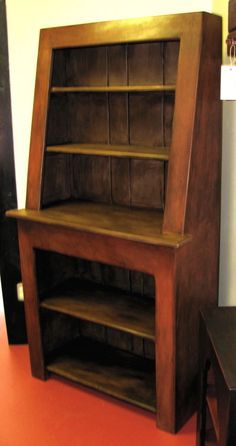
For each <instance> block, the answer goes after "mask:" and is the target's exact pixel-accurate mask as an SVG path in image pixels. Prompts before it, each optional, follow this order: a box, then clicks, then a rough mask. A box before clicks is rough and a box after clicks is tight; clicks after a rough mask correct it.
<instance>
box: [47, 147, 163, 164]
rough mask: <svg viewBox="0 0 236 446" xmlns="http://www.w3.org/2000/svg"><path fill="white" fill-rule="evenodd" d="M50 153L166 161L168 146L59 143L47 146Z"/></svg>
mask: <svg viewBox="0 0 236 446" xmlns="http://www.w3.org/2000/svg"><path fill="white" fill-rule="evenodd" d="M46 151H47V152H50V153H71V154H75V155H76V154H80V155H102V156H113V157H120V158H122V157H125V158H143V159H156V160H160V161H168V159H169V148H168V147H147V146H133V145H117V144H115V145H114V144H61V145H54V146H47V148H46Z"/></svg>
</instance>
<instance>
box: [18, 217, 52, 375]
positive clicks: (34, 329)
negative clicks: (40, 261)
mask: <svg viewBox="0 0 236 446" xmlns="http://www.w3.org/2000/svg"><path fill="white" fill-rule="evenodd" d="M19 244H20V252H21V273H22V280H23V287H24V303H25V317H26V326H27V335H28V343H29V351H30V362H31V370H32V375H33V376H35V377H36V378H40V379H45V377H46V376H45V367H44V359H43V349H42V339H41V329H40V322H39V311H38V293H37V284H36V265H35V253H34V250H33V247H32V245H31V241H30V238H29V236H28V235H27V230H26V229H25V227H24V224H21V223H19Z"/></svg>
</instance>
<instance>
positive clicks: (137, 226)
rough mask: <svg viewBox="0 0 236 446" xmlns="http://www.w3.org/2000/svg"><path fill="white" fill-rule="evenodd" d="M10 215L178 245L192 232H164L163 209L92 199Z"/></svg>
mask: <svg viewBox="0 0 236 446" xmlns="http://www.w3.org/2000/svg"><path fill="white" fill-rule="evenodd" d="M7 216H8V217H14V218H17V219H19V220H28V221H30V222H37V223H44V224H48V225H55V226H62V227H67V228H73V229H76V230H84V231H86V232H90V233H95V234H103V235H109V236H112V237H117V238H123V239H126V240H132V241H138V242H143V243H148V244H153V245H160V246H169V247H174V248H178V247H179V246H182V245H184V244H185V243H187V242H189V241H190V240H191V236H190V235H186V234H185V235H182V234H174V233H170V234H169V233H168V234H163V233H162V223H163V212H162V211H153V210H144V209H134V208H132V209H131V208H126V207H121V206H110V205H105V204H100V203H99V204H98V203H89V202H68V203H64V204H60V205H57V206H51V207H48V208H45V209H43V210H39V211H34V210H29V209H22V210H11V211H8V212H7Z"/></svg>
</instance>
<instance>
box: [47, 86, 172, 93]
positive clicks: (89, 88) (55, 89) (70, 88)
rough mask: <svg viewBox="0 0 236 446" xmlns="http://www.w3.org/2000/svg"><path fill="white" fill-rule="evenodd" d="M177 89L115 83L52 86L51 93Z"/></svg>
mask: <svg viewBox="0 0 236 446" xmlns="http://www.w3.org/2000/svg"><path fill="white" fill-rule="evenodd" d="M150 91H151V92H166V93H168V92H169V93H172V92H174V91H175V85H148V84H147V85H114V86H112V85H111V86H106V85H104V86H99V85H98V86H83V87H82V86H64V87H62V86H61V87H59V86H58V87H57V86H53V87H51V93H89V92H90V93H116V92H117V93H134V92H135V93H136V92H150Z"/></svg>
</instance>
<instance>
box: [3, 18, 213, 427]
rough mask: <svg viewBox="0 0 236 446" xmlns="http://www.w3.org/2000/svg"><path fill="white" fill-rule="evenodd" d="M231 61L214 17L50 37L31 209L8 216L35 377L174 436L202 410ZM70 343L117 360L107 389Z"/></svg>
mask: <svg viewBox="0 0 236 446" xmlns="http://www.w3.org/2000/svg"><path fill="white" fill-rule="evenodd" d="M213 42H214V44H213ZM220 54H221V20H220V18H219V17H217V16H214V15H211V14H207V13H193V14H181V15H170V16H164V17H149V18H144V19H132V20H122V21H118V22H117V21H115V22H105V23H98V24H88V25H78V26H70V27H61V28H54V29H47V30H42V31H41V37H40V46H39V61H38V70H37V80H36V90H35V106H34V114H33V125H32V136H31V149H30V161H29V175H28V188H27V205H26V209H25V210H20V211H18V210H17V211H11V212H9V213H8V215H9V216H11V217H14V218H17V219H18V227H19V238H20V251H21V267H22V275H23V280H24V292H25V309H26V319H27V330H28V337H29V350H30V357H31V367H32V373H33V375H34V376H36V377H38V378H41V379H45V378H46V377H47V375H48V371H51V372H53V373H55V374H58V375H60V376H64V377H67V378H69V379H71V380H73V381H76V382H78V383H83V384H85V385H88V386H91V387H93V388H94V387H95V388H97V385H96V382H99V383H100V384H101V385H100V384H99V388H100V390H102V391H103V392H106V393H109V394H111V395H116V396H117V397H118V398H122V399H124V400H126V401H129V402H132V401H133V402H134V403H135V404H138V405H140V406H141V407H146V408H149V409H150V410H153V409H154V408H155V411H156V416H157V425H158V426H159V428H161V429H165V430H167V431H169V432H176V431H177V430H178V429H179V428H180V427H181V426H182V425H183V423H184V422H185V421H186V419H187V418H188V417H189V416H190V415H191V414H192V412H193V410H194V409H195V407H196V396H197V393H196V377H197V368H198V367H197V358H198V348H197V338H198V310H199V308H201V307H203V306H204V305H206V303H209V302H211V303H216V302H217V291H218V256H219V206H220V127H221V125H220V120H221V108H220V101H219V98H218V96H217V92H218V89H219V67H220ZM45 265H47V268H46V269H45ZM62 282H63V283H64V282H65V283H67V284H69V283H70V284H71V283H73V284H76V286H74V285H73V286H72V285H71V286H68V287H66V288H65V286H64V285H63V284H62ZM82 283H83V284H84V283H85V291H83V289H84V288H83V287H84V285H83V286H82V285H81V284H82ZM91 284H92V285H91ZM111 287H112V290H113V291H112V292H111ZM55 288H56V290H57V292H56V294H55V291H53V290H55ZM87 289H89V290H90V291H91V292H90V291H89V295H88V292H87V291H86V290H87ZM115 289H116V290H115ZM101 290H102V291H101ZM110 293H111V294H110ZM50 296H51V297H50ZM71 342H72V343H74V342H76V343H78V346H79V347H78V348H79V349H82V350H83V344H84V342H85V343H89V344H90V345H94V343H99V345H101V346H102V347H101V349H103V346H104V345H107V346H108V348H109V351H111V350H110V349H113V353H114V356H113V372H112V376H111V379H110V380H108V379H107V378H106V377H107V364H106V361H105V362H104V358H103V360H102V359H101V358H100V359H99V358H98V357H97V356H96V355H95V354H94V355H93V349H90V351H91V354H90V355H89V357H87V358H86V361H87V360H88V361H89V364H90V368H91V367H92V368H93V370H94V373H95V375H94V376H92V375H93V373H92V375H91V373H90V374H89V373H88V374H87V376H86V374H85V372H84V370H86V369H87V365H86V361H85V362H84V360H83V359H82V356H83V355H82V353H81V355H80V354H79V353H78V355H77V357H75V354H74V350H73V351H72V350H70V348H68V349H67V348H66V347H65V348H64V346H65V345H67V343H71ZM96 345H97V344H96ZM61 347H63V350H64V351H63V353H62V356H61V353H59V350H60V348H61ZM58 349H59V350H58ZM99 349H100V347H99ZM82 350H81V351H82ZM78 351H79V350H78ZM57 352H58V354H57ZM70 352H71V354H70ZM124 355H128V356H127V357H129V360H128V368H127V367H126V371H125V370H124V367H123V365H124V364H123V365H122V366H121V362H122V361H121V359H120V358H121V356H122V357H124ZM91 361H92V362H91ZM120 361H121V362H120ZM96 362H98V364H97V366H96ZM91 364H93V365H92V366H91ZM131 364H135V367H136V368H137V369H139V370H134V368H133V367H131ZM138 364H139V365H138ZM129 365H130V367H131V369H132V372H131V370H130V371H129ZM109 367H110V365H109ZM95 370H96V372H95ZM145 370H146V372H145ZM144 375H145V376H146V377H145V376H144ZM125 376H126V378H125ZM140 380H141V381H143V385H144V386H143V385H141V386H140V385H139V384H138V382H139V381H140ZM106 381H108V382H107V385H106ZM145 394H147V395H146V396H145ZM148 395H149V396H148Z"/></svg>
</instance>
